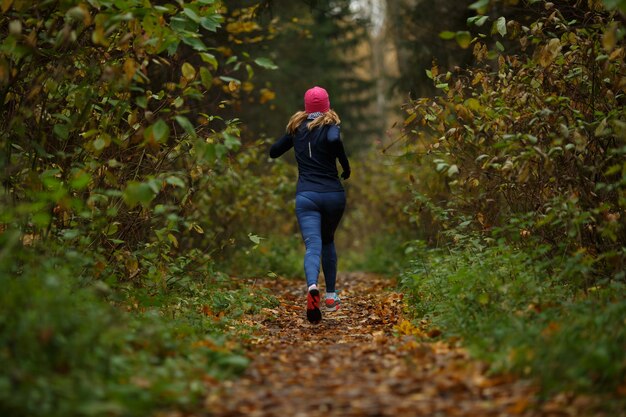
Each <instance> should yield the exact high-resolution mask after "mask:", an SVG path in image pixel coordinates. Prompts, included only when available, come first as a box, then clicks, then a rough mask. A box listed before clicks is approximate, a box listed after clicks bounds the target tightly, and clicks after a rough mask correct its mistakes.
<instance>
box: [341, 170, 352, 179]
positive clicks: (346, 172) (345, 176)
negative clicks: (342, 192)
mask: <svg viewBox="0 0 626 417" xmlns="http://www.w3.org/2000/svg"><path fill="white" fill-rule="evenodd" d="M341 178H343V179H344V180H347V179H348V178H350V171H349V170H348V171H343V172H342V173H341Z"/></svg>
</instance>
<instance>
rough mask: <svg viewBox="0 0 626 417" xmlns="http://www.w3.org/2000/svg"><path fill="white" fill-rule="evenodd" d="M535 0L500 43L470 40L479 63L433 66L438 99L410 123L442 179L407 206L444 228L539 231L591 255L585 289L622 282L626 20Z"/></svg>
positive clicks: (503, 24) (559, 247) (500, 35)
mask: <svg viewBox="0 0 626 417" xmlns="http://www.w3.org/2000/svg"><path fill="white" fill-rule="evenodd" d="M488 3H489V2H484V4H485V5H486V4H488ZM532 3H533V5H526V6H525V7H526V8H527V9H528V10H529V11H532V13H533V14H535V13H536V18H534V19H533V20H532V21H531V22H530V23H526V22H524V24H522V23H519V22H516V21H514V20H509V21H507V20H506V18H505V17H504V16H502V17H500V18H498V19H497V20H495V21H494V22H493V33H494V34H495V36H494V38H495V39H492V40H490V38H489V37H487V36H477V37H475V38H474V39H471V44H473V47H474V56H475V61H476V62H475V63H474V65H473V67H472V68H470V69H467V70H460V69H459V70H458V71H455V72H454V73H453V72H451V71H449V72H446V71H442V70H441V69H440V68H438V67H437V66H436V65H435V66H433V68H432V69H430V70H428V73H429V75H430V77H431V78H432V79H433V80H434V82H435V84H436V85H437V87H438V88H439V89H440V90H441V92H442V94H441V95H440V96H439V97H437V98H436V99H434V100H431V99H427V98H422V99H418V100H415V101H413V102H411V103H410V104H409V105H408V106H407V109H408V112H409V113H410V115H409V116H408V118H407V119H406V121H405V123H406V125H407V130H408V131H410V132H411V138H412V139H411V140H409V141H408V144H409V145H410V146H411V148H412V150H413V151H414V152H415V153H416V154H419V156H417V159H418V161H419V163H420V166H422V167H424V166H430V167H432V168H433V169H428V170H426V171H429V172H433V171H436V172H438V173H440V175H441V176H440V180H439V181H438V185H437V183H435V184H432V183H429V182H427V183H424V182H418V183H416V184H415V186H414V189H415V192H416V194H417V195H418V196H420V198H418V199H417V200H416V204H414V205H413V206H412V207H411V209H410V211H411V212H412V213H419V212H420V211H421V210H423V209H427V210H429V211H430V212H431V213H432V215H433V217H435V218H437V219H438V220H439V225H440V227H441V228H443V229H446V228H448V227H450V226H454V225H459V224H461V223H463V222H468V224H469V226H470V227H471V228H473V229H474V230H480V231H483V232H485V233H486V234H489V233H490V232H491V231H492V230H493V229H494V228H499V230H500V232H502V233H503V234H505V235H506V236H507V237H508V238H509V239H510V240H512V241H521V242H523V241H524V240H520V239H519V238H520V236H522V237H529V236H536V237H537V238H538V241H539V242H540V244H544V243H545V244H548V245H550V246H551V247H552V248H553V249H554V250H555V251H559V252H560V253H562V252H567V253H568V256H579V257H587V258H589V267H588V268H587V270H586V271H578V272H581V273H584V277H583V279H579V280H578V281H579V282H580V283H583V284H585V285H592V284H593V281H594V280H595V279H597V278H598V277H602V276H606V275H607V274H609V275H612V276H613V277H614V278H616V279H620V280H623V278H624V263H625V259H626V258H625V254H624V249H623V247H624V242H626V228H625V227H624V225H625V224H626V223H624V222H623V221H622V220H621V219H622V217H623V216H624V208H625V207H626V201H625V200H624V195H625V194H624V190H625V187H626V180H625V179H626V177H625V176H624V173H625V172H626V171H625V169H624V168H625V167H626V165H625V162H624V161H625V160H626V158H625V156H626V154H625V153H624V152H625V149H626V148H625V147H624V143H625V142H624V140H625V138H626V120H625V119H624V88H623V75H622V74H623V73H624V71H625V69H626V67H625V65H626V64H624V59H623V55H624V29H623V25H622V24H621V23H620V22H619V21H618V20H615V16H614V15H612V14H609V13H608V12H606V11H605V10H603V9H602V8H601V6H600V5H599V2H590V3H589V4H588V5H586V6H581V7H580V8H579V7H576V8H572V7H569V6H568V5H569V3H568V2H563V4H562V5H563V9H562V10H560V9H559V8H558V5H557V6H555V4H554V3H552V2H549V3H545V5H543V2H532ZM534 3H537V4H536V5H535V4H534ZM539 4H541V5H542V7H539V6H538V5H539ZM559 4H560V3H559ZM544 6H545V7H544ZM584 13H587V14H586V15H584V16H593V19H592V20H593V22H594V23H593V24H589V23H587V22H589V20H588V19H587V18H586V17H583V14H584ZM488 19H489V16H483V18H481V19H480V21H481V22H483V23H481V25H482V24H484V22H486V21H488ZM471 21H472V22H474V23H473V24H474V26H473V27H472V30H473V31H475V32H480V31H482V30H483V29H484V28H480V27H478V25H477V23H476V22H478V20H476V19H473V20H471ZM485 27H486V26H485ZM466 33H468V32H466ZM467 40H468V41H470V38H468V39H467ZM469 45H470V43H467V44H465V45H464V46H466V47H467V46H469ZM423 197H425V198H423ZM424 201H429V202H430V203H427V204H425V203H424ZM433 207H436V209H433ZM526 241H527V242H528V246H529V247H532V246H534V245H535V244H536V242H537V241H535V240H532V239H528V240H526ZM574 275H575V274H570V276H571V277H574Z"/></svg>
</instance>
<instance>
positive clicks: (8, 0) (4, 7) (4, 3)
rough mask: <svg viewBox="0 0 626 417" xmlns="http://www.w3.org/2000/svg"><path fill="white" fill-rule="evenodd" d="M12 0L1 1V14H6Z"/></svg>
mask: <svg viewBox="0 0 626 417" xmlns="http://www.w3.org/2000/svg"><path fill="white" fill-rule="evenodd" d="M12 4H13V0H2V13H6V12H7V10H9V9H10V8H11V5H12Z"/></svg>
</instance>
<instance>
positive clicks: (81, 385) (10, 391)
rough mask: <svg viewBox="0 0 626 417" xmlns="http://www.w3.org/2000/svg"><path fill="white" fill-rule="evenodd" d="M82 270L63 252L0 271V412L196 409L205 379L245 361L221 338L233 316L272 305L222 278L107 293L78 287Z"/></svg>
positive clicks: (76, 257) (74, 256)
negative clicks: (17, 270)
mask: <svg viewBox="0 0 626 417" xmlns="http://www.w3.org/2000/svg"><path fill="white" fill-rule="evenodd" d="M6 264H7V260H6V259H5V260H4V266H5V268H6ZM81 267H82V265H81V256H80V254H78V253H70V254H66V255H65V256H62V257H51V256H46V257H43V258H41V259H40V260H38V262H33V263H32V264H30V265H27V266H24V268H23V269H22V271H20V272H21V273H20V274H19V276H18V275H16V274H14V273H7V271H6V269H3V270H2V273H0V284H1V285H2V288H3V291H2V293H1V294H0V345H1V346H2V349H1V350H0V359H1V360H2V363H4V364H5V366H3V369H2V371H1V372H0V386H2V390H0V392H1V393H0V410H1V411H2V414H7V415H12V416H27V415H28V416H65V415H80V416H83V415H85V416H87V415H137V416H139V415H146V414H149V413H150V411H151V410H154V409H155V408H159V407H172V406H176V407H180V408H182V409H187V408H193V407H196V406H197V404H198V402H199V401H200V400H201V399H202V397H203V395H205V394H206V392H207V385H206V384H205V382H206V381H207V378H225V377H229V376H232V375H234V374H236V373H238V372H240V371H241V370H243V369H244V368H245V366H246V364H247V359H246V358H245V357H243V356H241V353H240V352H239V348H238V346H237V345H236V344H234V343H233V342H232V341H229V340H227V339H225V337H224V334H225V332H226V330H228V329H232V328H233V319H235V318H238V317H240V316H241V315H242V314H253V313H256V312H258V311H259V309H260V308H262V307H269V306H274V305H275V300H274V299H273V298H272V297H270V296H268V295H267V294H266V292H265V291H264V290H262V289H259V288H253V287H248V286H244V285H241V284H239V283H232V282H230V281H229V280H222V279H220V275H216V276H214V277H210V276H206V277H205V279H204V280H202V281H200V280H197V279H196V280H195V281H194V282H193V283H189V282H182V281H176V282H171V283H170V285H169V287H168V288H167V289H165V290H161V291H154V290H149V289H146V290H142V291H137V290H132V288H130V287H129V288H126V289H124V290H122V291H113V290H112V289H111V288H109V286H107V285H106V284H105V283H102V282H98V283H96V284H95V285H93V286H89V287H83V288H76V283H75V280H74V276H75V275H76V274H77V273H78V272H79V270H80V268H81ZM124 294H128V295H124ZM229 331H232V330H229ZM237 331H239V332H244V333H245V332H248V331H249V329H245V328H240V329H239V330H237Z"/></svg>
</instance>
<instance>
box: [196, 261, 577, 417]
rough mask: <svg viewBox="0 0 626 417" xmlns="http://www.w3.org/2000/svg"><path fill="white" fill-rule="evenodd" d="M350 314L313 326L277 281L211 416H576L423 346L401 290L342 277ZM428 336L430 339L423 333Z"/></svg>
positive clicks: (440, 347) (293, 285) (300, 302)
mask: <svg viewBox="0 0 626 417" xmlns="http://www.w3.org/2000/svg"><path fill="white" fill-rule="evenodd" d="M338 284H339V285H340V286H341V287H340V288H341V289H342V290H341V292H340V295H341V299H342V308H341V309H340V310H339V311H337V312H333V313H326V314H324V317H323V320H322V322H321V323H320V324H318V325H312V324H309V323H308V322H307V321H306V318H305V311H304V302H305V301H304V300H305V297H304V289H303V288H302V282H300V281H299V280H297V281H296V280H284V279H272V280H267V282H257V283H256V285H263V286H266V285H267V286H268V288H272V289H273V290H274V291H275V292H274V294H275V295H276V296H277V297H278V298H279V300H280V306H279V307H277V308H275V309H264V310H263V312H262V314H260V315H258V316H256V317H255V319H258V321H259V324H260V330H259V331H258V332H257V333H256V334H255V336H254V338H253V339H252V340H251V342H250V356H251V358H252V359H253V360H252V363H251V365H250V367H249V368H248V370H247V371H246V373H245V374H244V375H243V376H242V378H241V379H238V380H235V381H228V382H226V383H224V384H222V385H221V386H219V387H218V388H216V389H215V390H214V391H213V393H212V394H211V395H210V396H209V397H208V398H207V400H206V407H207V411H208V412H209V415H214V416H233V417H234V416H252V417H254V416H258V417H270V416H280V417H286V416H289V417H305V416H306V417H309V416H311V417H313V416H344V417H345V416H355V417H356V416H509V415H517V416H552V415H554V416H570V415H571V416H574V415H580V414H577V411H580V410H577V409H579V406H581V405H583V404H579V403H578V401H573V402H572V399H571V398H566V397H564V396H562V397H558V396H557V398H556V399H555V400H553V401H551V402H548V403H543V404H542V405H541V407H539V406H537V405H536V404H535V400H534V397H535V396H534V389H533V387H532V386H531V385H530V384H529V383H528V382H527V381H526V382H525V381H520V380H515V379H513V378H507V377H502V376H499V377H489V376H487V375H486V366H485V365H483V364H481V363H479V362H476V361H472V360H469V359H468V355H467V353H466V352H465V351H464V350H463V349H462V348H459V347H455V346H453V345H451V344H449V343H446V342H432V341H424V342H419V341H418V339H416V338H415V336H414V335H412V334H416V333H417V334H419V333H420V330H419V329H417V328H415V327H413V326H412V325H410V324H409V322H407V321H405V320H404V319H403V316H402V306H403V302H402V294H400V293H397V292H394V291H393V282H392V281H391V280H389V279H385V278H382V277H379V276H376V275H372V274H364V273H350V274H342V275H340V276H339V278H338ZM423 336H425V337H426V338H427V336H426V335H423Z"/></svg>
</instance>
